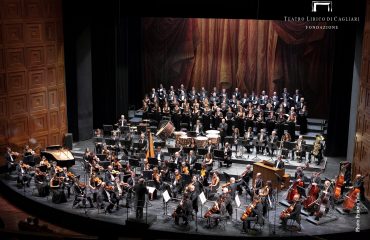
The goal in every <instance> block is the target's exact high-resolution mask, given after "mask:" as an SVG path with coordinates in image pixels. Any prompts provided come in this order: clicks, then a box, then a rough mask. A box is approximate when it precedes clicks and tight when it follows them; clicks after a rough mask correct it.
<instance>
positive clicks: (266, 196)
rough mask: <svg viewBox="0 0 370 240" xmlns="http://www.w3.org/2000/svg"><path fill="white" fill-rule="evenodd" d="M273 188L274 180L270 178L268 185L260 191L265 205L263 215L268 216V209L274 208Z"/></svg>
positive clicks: (259, 193)
mask: <svg viewBox="0 0 370 240" xmlns="http://www.w3.org/2000/svg"><path fill="white" fill-rule="evenodd" d="M272 190H273V189H272V182H271V181H270V180H268V181H266V185H265V186H264V187H263V188H261V189H260V190H259V191H258V195H259V196H260V197H261V201H262V205H263V216H266V214H267V211H268V209H269V208H272V202H271V197H272Z"/></svg>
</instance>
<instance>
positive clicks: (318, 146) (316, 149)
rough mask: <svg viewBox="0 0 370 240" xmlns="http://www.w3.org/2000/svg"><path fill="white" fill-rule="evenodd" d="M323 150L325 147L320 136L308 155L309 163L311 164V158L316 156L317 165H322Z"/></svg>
mask: <svg viewBox="0 0 370 240" xmlns="http://www.w3.org/2000/svg"><path fill="white" fill-rule="evenodd" d="M322 149H323V145H322V143H321V139H320V137H319V136H317V137H316V140H315V142H314V144H313V149H312V151H311V152H310V153H309V155H308V162H309V163H311V158H312V156H314V158H317V162H316V164H317V165H320V164H321V161H322V159H323V156H322Z"/></svg>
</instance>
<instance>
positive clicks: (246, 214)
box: [240, 199, 261, 221]
mask: <svg viewBox="0 0 370 240" xmlns="http://www.w3.org/2000/svg"><path fill="white" fill-rule="evenodd" d="M260 202H261V200H260V199H255V200H253V202H252V203H251V204H250V205H249V206H248V207H247V208H246V209H245V211H244V213H243V214H242V216H241V217H240V220H242V221H245V220H247V218H248V217H249V216H250V215H251V214H252V212H253V209H254V208H256V206H257V204H258V203H260Z"/></svg>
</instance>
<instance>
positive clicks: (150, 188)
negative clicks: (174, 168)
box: [146, 187, 155, 194]
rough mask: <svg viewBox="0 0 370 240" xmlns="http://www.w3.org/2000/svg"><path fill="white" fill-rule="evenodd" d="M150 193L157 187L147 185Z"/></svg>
mask: <svg viewBox="0 0 370 240" xmlns="http://www.w3.org/2000/svg"><path fill="white" fill-rule="evenodd" d="M146 188H147V189H148V191H149V193H150V194H152V193H154V190H155V188H154V187H146Z"/></svg>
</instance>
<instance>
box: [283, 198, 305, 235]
mask: <svg viewBox="0 0 370 240" xmlns="http://www.w3.org/2000/svg"><path fill="white" fill-rule="evenodd" d="M301 209H302V204H301V202H300V200H299V194H296V195H294V197H293V204H291V205H290V206H289V207H288V208H287V209H285V210H284V211H282V212H281V214H280V219H281V226H282V227H283V228H286V226H287V221H288V219H294V220H295V221H296V222H297V223H298V224H299V230H300V229H301Z"/></svg>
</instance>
